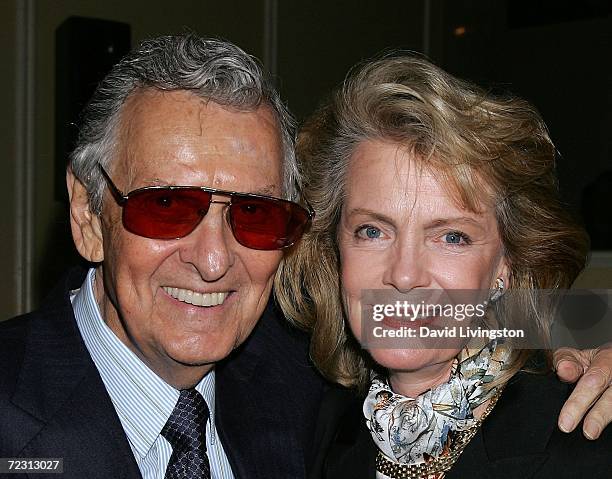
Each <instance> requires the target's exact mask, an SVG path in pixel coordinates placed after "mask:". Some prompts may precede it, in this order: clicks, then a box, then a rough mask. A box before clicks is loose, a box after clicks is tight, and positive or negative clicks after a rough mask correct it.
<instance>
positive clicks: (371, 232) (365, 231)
mask: <svg viewBox="0 0 612 479" xmlns="http://www.w3.org/2000/svg"><path fill="white" fill-rule="evenodd" d="M357 235H358V236H359V237H360V238H365V239H378V238H380V236H381V235H382V231H380V230H379V229H378V228H376V227H374V226H363V227H361V228H359V229H358V230H357Z"/></svg>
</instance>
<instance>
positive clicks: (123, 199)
mask: <svg viewBox="0 0 612 479" xmlns="http://www.w3.org/2000/svg"><path fill="white" fill-rule="evenodd" d="M98 168H99V170H100V173H102V176H103V177H104V179H105V180H106V184H107V185H108V187H109V190H110V192H111V194H112V196H113V198H114V199H115V201H116V202H117V204H118V205H119V206H120V207H121V208H123V207H124V206H125V204H126V203H127V201H128V200H129V199H130V196H132V195H134V194H135V193H140V192H141V191H151V190H164V191H176V190H200V191H204V192H207V193H210V194H211V199H210V203H209V205H208V206H209V207H210V205H211V204H213V203H215V204H224V205H227V206H231V205H232V198H234V197H240V198H254V199H260V200H272V201H275V202H279V203H285V204H287V203H289V204H291V205H295V206H297V207H299V208H301V209H303V210H304V211H305V212H306V214H307V220H306V224H305V225H304V232H305V231H306V230H307V229H308V228H309V227H310V225H311V224H312V220H313V219H314V216H315V212H314V210H313V209H312V207H311V206H310V204H309V203H308V202H306V205H307V207H306V208H305V207H303V206H302V205H300V204H299V203H296V202H295V201H290V200H285V199H283V198H277V197H275V196H268V195H260V194H257V193H243V192H240V191H227V190H218V189H215V188H209V187H207V186H173V185H168V186H143V187H141V188H136V189H135V190H132V191H129V192H128V193H123V192H122V191H121V190H120V189H119V188H117V186H116V185H115V183H114V182H113V180H112V179H111V177H110V175H109V174H108V173H107V172H106V170H105V169H104V167H103V166H102V164H101V163H99V162H98ZM212 195H218V196H226V197H229V199H230V200H229V201H218V200H213V199H212ZM207 214H208V210H207V211H206V213H204V215H202V218H203V217H204V216H206V215H207ZM121 217H122V223H123V213H122V215H121ZM202 218H200V220H199V221H198V223H196V225H195V226H194V228H193V229H192V230H191V231H190V232H189V233H187V234H185V235H183V236H179V237H177V238H173V239H181V238H184V237H186V236H188V235H190V234H191V233H193V231H194V230H195V229H196V228H197V227H198V225H199V224H200V222H201V221H202ZM231 223H232V222H230V226H231ZM124 227H125V224H124ZM231 228H232V234H233V235H234V238H236V233H235V232H234V229H233V226H231ZM126 229H127V228H126ZM128 231H129V230H128ZM134 234H136V235H138V236H142V237H143V238H149V237H148V236H143V235H139V234H138V233H134ZM302 234H303V233H302ZM300 238H301V236H300ZM300 238H298V239H297V240H295V241H293V242H291V243H289V244H286V245H284V246H282V247H280V248H274V249H260V248H253V247H251V246H247V245H244V244H243V243H242V242H240V241H238V238H236V241H238V243H240V244H241V245H242V246H244V247H245V248H250V249H255V250H260V251H275V250H276V251H278V250H283V249H286V248H290V247H291V246H293V245H294V244H295V243H296V242H297V241H299V239H300ZM149 239H163V238H149Z"/></svg>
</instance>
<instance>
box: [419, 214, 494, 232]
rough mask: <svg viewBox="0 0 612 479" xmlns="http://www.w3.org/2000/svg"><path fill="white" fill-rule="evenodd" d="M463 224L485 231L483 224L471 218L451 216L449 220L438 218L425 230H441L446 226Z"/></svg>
mask: <svg viewBox="0 0 612 479" xmlns="http://www.w3.org/2000/svg"><path fill="white" fill-rule="evenodd" d="M461 224H464V225H469V226H473V227H476V228H478V229H480V230H484V227H483V225H482V222H481V221H478V220H476V219H475V218H472V217H470V216H451V217H448V218H437V219H435V220H433V221H430V222H429V223H428V224H427V226H425V229H428V230H430V229H436V228H440V227H444V226H454V225H461Z"/></svg>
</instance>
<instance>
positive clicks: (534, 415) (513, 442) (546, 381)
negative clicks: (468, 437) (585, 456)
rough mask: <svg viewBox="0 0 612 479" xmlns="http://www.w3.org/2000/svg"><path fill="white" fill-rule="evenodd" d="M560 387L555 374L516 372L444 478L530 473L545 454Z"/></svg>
mask: <svg viewBox="0 0 612 479" xmlns="http://www.w3.org/2000/svg"><path fill="white" fill-rule="evenodd" d="M564 388H565V385H563V384H562V383H560V382H559V381H557V380H555V379H550V378H546V377H542V376H541V375H532V374H527V373H518V374H517V375H516V376H515V377H514V378H512V379H511V380H510V383H509V384H508V385H507V386H506V388H505V391H504V392H503V394H502V396H501V398H500V399H499V402H498V403H497V405H496V406H495V409H494V410H493V412H492V413H491V415H490V416H489V417H488V418H487V419H486V420H485V421H484V423H483V425H482V428H481V430H480V431H479V432H478V434H477V435H476V436H475V437H474V438H473V439H472V441H470V444H468V446H467V447H466V449H465V451H464V452H463V454H462V455H461V457H460V458H459V461H458V462H457V464H455V466H453V468H452V469H451V470H450V471H449V474H448V478H449V479H453V478H461V477H466V475H467V474H468V472H469V474H471V475H470V476H469V477H475V478H483V479H485V478H489V477H495V478H501V479H503V478H508V479H510V478H516V477H520V478H522V479H528V478H531V477H533V475H534V474H535V473H536V472H537V471H538V469H539V468H540V467H541V466H542V464H543V463H544V462H545V461H546V460H547V459H548V457H549V454H548V453H547V452H546V446H547V444H548V442H549V439H550V437H551V435H552V434H553V432H554V431H555V428H556V427H557V421H556V418H557V414H558V411H559V410H560V409H561V406H562V405H563V398H564V394H559V393H558V391H556V390H557V389H559V390H563V389H564ZM542 398H547V400H546V401H543V400H542Z"/></svg>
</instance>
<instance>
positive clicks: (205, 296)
mask: <svg viewBox="0 0 612 479" xmlns="http://www.w3.org/2000/svg"><path fill="white" fill-rule="evenodd" d="M162 289H163V290H164V291H165V292H166V293H168V294H169V295H170V296H172V297H173V298H174V299H176V300H178V301H181V302H183V303H188V304H193V305H194V306H218V305H220V304H223V302H224V301H225V298H227V296H228V295H229V292H228V291H223V292H215V293H199V292H197V291H192V290H191V289H182V288H173V287H170V286H162Z"/></svg>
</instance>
